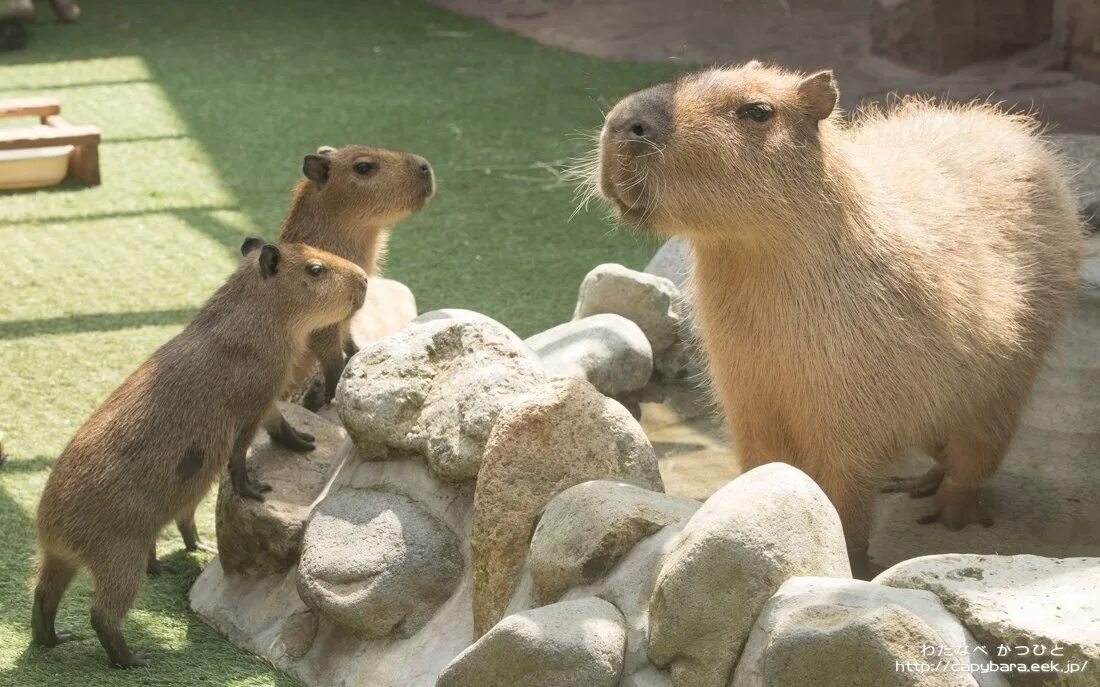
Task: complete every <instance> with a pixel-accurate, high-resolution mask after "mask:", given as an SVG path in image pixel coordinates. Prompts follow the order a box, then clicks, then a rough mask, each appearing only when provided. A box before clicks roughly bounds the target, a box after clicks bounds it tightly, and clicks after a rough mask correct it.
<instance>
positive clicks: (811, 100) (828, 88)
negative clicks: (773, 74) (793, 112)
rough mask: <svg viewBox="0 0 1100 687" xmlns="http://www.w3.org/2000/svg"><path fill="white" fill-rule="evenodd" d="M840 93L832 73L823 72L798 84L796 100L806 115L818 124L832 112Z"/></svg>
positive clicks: (812, 75) (828, 71) (829, 71)
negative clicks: (799, 102)
mask: <svg viewBox="0 0 1100 687" xmlns="http://www.w3.org/2000/svg"><path fill="white" fill-rule="evenodd" d="M839 97H840V91H839V90H838V89H837V87H836V79H834V78H833V72H832V71H831V70H828V69H826V70H825V71H821V72H817V73H816V74H811V75H810V76H807V77H806V78H805V79H803V80H802V82H801V83H799V84H798V99H799V100H800V101H801V102H802V107H803V108H804V109H805V111H806V114H807V115H808V116H810V117H812V118H813V120H814V121H815V122H820V121H821V120H822V119H825V118H826V117H828V116H829V115H830V114H832V112H833V108H834V107H836V101H837V99H838V98H839Z"/></svg>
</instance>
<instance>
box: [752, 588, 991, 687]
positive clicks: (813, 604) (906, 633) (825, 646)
mask: <svg viewBox="0 0 1100 687" xmlns="http://www.w3.org/2000/svg"><path fill="white" fill-rule="evenodd" d="M975 646H976V642H975V641H974V638H973V637H971V636H970V633H968V632H967V631H966V629H965V628H964V627H963V626H962V625H961V624H960V623H959V621H958V620H957V619H956V618H955V617H954V616H953V615H951V614H950V613H948V612H947V610H946V609H945V608H944V607H943V604H941V603H940V600H939V599H938V598H936V595H935V594H932V593H930V592H923V591H915V590H909V589H904V590H903V589H893V588H890V587H883V586H882V585H877V584H873V583H871V582H861V581H858V580H842V579H835V578H825V577H796V578H793V579H790V580H788V581H787V582H785V583H784V584H783V586H781V587H780V588H779V591H777V592H776V593H775V595H774V596H773V597H772V598H771V599H769V600H768V602H767V603H766V604H764V608H763V610H762V611H761V612H760V617H759V618H757V620H756V624H755V625H754V626H753V629H752V633H751V634H750V635H749V639H748V642H746V644H745V648H744V650H743V651H742V652H741V658H740V661H739V662H738V663H737V670H736V672H735V673H734V678H733V682H732V683H731V687H789V686H790V685H821V686H822V687H825V686H828V685H837V686H838V687H840V686H843V687H892V686H896V687H905V686H909V685H912V686H914V687H915V686H917V685H920V686H921V687H940V686H942V687H948V686H952V687H954V686H956V685H957V686H959V687H963V686H967V685H970V686H973V685H980V686H981V687H1000V686H1002V685H1005V684H1006V683H1005V681H1004V678H1003V677H1001V676H1000V675H999V674H997V673H988V674H983V673H980V672H975V673H973V674H968V673H967V672H966V671H965V668H964V667H965V666H967V665H968V664H970V663H978V662H980V663H985V662H986V661H984V660H980V661H979V660H977V659H980V658H981V656H980V655H978V656H976V657H968V655H967V653H965V652H963V653H962V655H959V651H958V650H959V649H960V648H961V647H975ZM929 649H930V650H931V651H929ZM944 649H947V651H946V652H945V651H944ZM937 652H938V653H937ZM899 665H903V666H911V667H910V668H908V669H902V670H899V669H898V666H899ZM926 667H931V668H935V670H928V669H927V668H926Z"/></svg>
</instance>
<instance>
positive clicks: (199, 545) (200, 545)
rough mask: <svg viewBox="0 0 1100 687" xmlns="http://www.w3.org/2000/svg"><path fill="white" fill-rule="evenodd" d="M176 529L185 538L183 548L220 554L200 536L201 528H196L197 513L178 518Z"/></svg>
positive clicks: (192, 512)
mask: <svg viewBox="0 0 1100 687" xmlns="http://www.w3.org/2000/svg"><path fill="white" fill-rule="evenodd" d="M176 527H177V528H178V529H179V531H180V537H182V538H183V547H184V548H185V549H187V550H188V551H208V552H210V553H217V552H218V550H217V549H216V548H215V547H214V546H212V545H211V544H208V543H206V542H205V541H203V540H202V537H200V536H199V528H198V527H196V526H195V511H191V512H189V513H188V514H187V515H183V516H180V517H179V518H177V519H176Z"/></svg>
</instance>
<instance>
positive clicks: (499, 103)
mask: <svg viewBox="0 0 1100 687" xmlns="http://www.w3.org/2000/svg"><path fill="white" fill-rule="evenodd" d="M40 12H41V13H42V14H43V15H45V8H40ZM670 73H671V70H670V68H669V67H666V66H659V65H632V64H622V63H611V62H605V61H600V60H595V59H591V58H586V57H581V56H576V55H571V54H567V53H564V52H561V51H558V50H555V49H551V48H547V47H543V46H540V45H537V44H534V43H531V42H529V41H526V40H524V39H520V38H518V37H514V36H511V35H508V34H505V33H502V32H499V31H496V30H494V29H492V28H491V27H488V26H486V25H483V24H480V23H477V22H472V21H469V20H466V19H463V18H460V17H457V16H454V15H450V14H448V13H445V12H443V11H440V10H436V9H433V8H427V7H424V6H422V5H420V4H419V3H416V2H411V1H410V2H395V1H387V0H372V1H369V2H368V1H355V0H331V1H328V2H315V1H312V0H297V1H292V0H270V1H268V2H264V3H253V2H245V1H244V0H229V1H222V2H214V1H213V0H202V1H198V0H196V1H192V2H187V3H169V2H159V1H156V2H154V1H152V0H145V1H139V0H98V1H97V2H94V3H92V2H89V3H87V5H86V7H85V17H84V19H83V20H82V21H81V23H80V24H77V25H75V26H58V25H54V24H50V23H46V22H41V23H39V24H36V25H34V26H33V27H32V35H31V45H30V48H29V49H28V50H27V51H25V52H22V53H14V54H5V55H3V56H2V58H0V98H5V97H17V96H22V95H32V94H34V95H37V94H52V95H56V96H58V97H60V98H61V99H62V101H63V107H64V114H65V116H66V117H67V118H68V119H69V120H70V121H73V122H76V123H94V124H97V125H98V126H100V127H101V128H102V129H103V131H104V144H103V146H102V148H101V158H102V166H103V180H104V183H103V185H102V186H101V187H98V188H93V189H88V188H83V187H81V186H79V185H74V184H65V185H63V186H61V187H58V188H56V189H48V190H41V191H28V192H8V193H4V192H0V241H2V243H0V245H2V246H3V250H2V251H0V431H2V432H4V433H5V441H4V445H5V449H6V450H7V451H8V453H9V454H10V458H11V459H10V461H9V463H8V465H7V466H6V467H5V468H3V469H0V523H2V526H0V685H5V686H6V685H20V686H26V685H63V684H84V685H195V684H217V685H269V684H291V681H290V680H289V679H288V678H286V677H284V676H281V675H280V674H279V673H277V672H276V671H274V670H272V669H271V668H270V667H268V666H266V665H265V664H263V663H262V662H260V661H258V660H256V659H254V658H251V657H249V656H247V655H246V654H244V653H243V652H240V651H238V650H236V649H235V648H233V647H232V646H230V645H229V644H228V643H226V642H224V641H223V640H221V639H220V638H219V637H218V636H217V635H216V634H215V633H214V632H213V631H212V630H210V629H209V628H207V627H206V626H205V625H203V624H202V623H201V622H200V621H198V619H197V618H195V617H194V616H193V615H191V614H190V613H189V612H188V610H187V600H186V590H187V588H188V587H189V585H190V583H191V582H192V581H193V579H194V577H195V576H196V575H197V574H198V572H199V570H200V569H201V566H202V565H204V564H205V563H206V560H207V559H206V557H205V555H189V554H187V553H186V552H184V551H183V550H182V544H181V542H180V541H179V539H178V537H177V536H176V534H175V532H174V531H169V532H166V533H165V534H164V535H163V536H162V540H161V543H160V548H161V550H162V552H163V553H166V554H168V555H167V557H168V559H169V560H171V561H172V562H173V563H175V564H176V565H177V567H179V568H180V572H179V573H178V574H175V575H162V576H160V577H157V578H150V579H149V580H148V582H147V583H146V585H145V587H144V589H143V591H142V594H141V597H140V598H139V600H138V603H137V605H136V607H135V610H134V611H133V612H132V613H131V615H130V619H129V621H128V624H127V628H126V630H127V633H128V635H129V637H130V640H131V643H132V644H133V645H135V647H137V648H139V649H145V650H152V651H154V652H155V654H156V659H155V662H154V666H153V667H152V668H151V669H149V670H144V671H132V672H122V671H112V670H110V669H108V668H107V666H106V661H105V659H104V656H103V654H102V651H101V649H100V647H99V645H98V642H97V641H96V640H95V637H94V634H93V633H92V631H91V628H90V626H89V624H88V619H87V609H88V601H89V591H90V585H89V582H88V580H87V579H86V578H83V577H82V578H81V579H80V580H79V581H78V583H77V584H76V585H75V586H74V587H73V589H72V591H71V592H70V593H69V595H68V596H67V597H66V600H65V601H64V603H63V606H62V611H61V615H60V618H59V625H60V626H62V627H68V628H72V629H74V630H76V631H77V633H78V634H79V635H80V637H81V639H80V641H77V642H74V643H72V644H70V645H66V646H63V647H61V648H59V649H56V650H52V651H43V650H37V649H28V647H27V639H28V636H29V630H28V625H27V620H28V616H29V608H30V598H29V593H28V587H27V581H26V580H27V577H28V575H29V574H30V571H31V569H32V566H33V561H32V559H33V527H32V518H33V513H34V508H35V504H36V501H37V498H38V494H39V493H40V492H41V489H42V486H43V484H44V483H45V479H46V477H47V475H48V470H49V466H50V465H51V463H52V461H53V459H54V457H55V456H56V455H57V454H58V452H60V450H61V449H62V448H63V447H64V444H65V443H66V442H67V441H68V438H69V437H70V436H71V434H72V432H73V431H75V429H76V428H77V427H78V426H79V424H80V423H81V422H82V421H83V419H84V418H86V417H87V415H88V414H89V413H90V412H91V410H92V409H93V408H94V407H95V406H96V404H98V403H99V402H100V401H102V399H103V398H105V397H106V395H107V394H108V393H109V392H110V391H111V389H113V388H114V387H115V386H116V385H117V384H118V383H119V382H120V381H121V380H122V379H123V377H124V376H125V375H126V374H128V373H129V372H130V371H131V370H133V369H134V368H135V367H136V366H137V365H138V364H139V363H140V362H141V361H142V360H143V359H144V358H145V357H146V356H147V355H149V354H150V353H151V352H152V351H153V350H154V349H155V348H156V347H157V346H159V345H160V344H161V343H163V342H164V341H165V340H166V339H167V338H169V337H170V336H172V335H173V334H174V333H175V332H177V331H178V330H179V329H180V327H181V326H182V325H183V323H184V322H186V321H187V319H188V318H189V317H190V315H191V313H192V312H193V311H194V309H195V308H196V307H198V306H199V305H200V304H201V303H202V301H203V299H204V298H205V297H206V296H207V295H208V294H209V293H210V292H211V291H212V290H213V289H214V288H215V287H216V286H217V285H218V284H219V283H220V282H221V281H222V279H223V278H224V277H225V275H226V274H227V273H228V272H229V271H230V270H231V269H232V268H233V266H234V265H235V264H236V260H237V257H236V249H237V246H238V245H239V244H240V241H241V240H242V238H243V237H245V236H247V235H260V236H265V237H269V238H271V237H273V236H274V235H275V233H276V232H277V230H278V224H279V221H280V219H281V217H282V215H283V212H284V211H285V204H286V199H287V193H288V190H289V188H290V186H291V184H292V183H293V182H294V180H295V179H296V178H297V175H298V169H299V163H300V160H301V157H302V155H304V154H305V153H308V152H311V151H312V150H313V149H315V148H316V146H318V145H320V144H330V145H341V144H345V143H353V142H365V143H373V144H377V145H386V146H390V147H397V148H405V149H410V150H415V151H416V152H419V153H422V154H424V155H425V156H427V157H429V158H430V159H431V160H432V161H433V163H434V165H435V167H436V171H437V174H438V178H439V182H440V195H439V197H438V198H437V199H436V200H435V201H434V202H433V203H432V204H431V205H430V206H429V207H428V208H427V209H426V210H425V211H423V212H422V213H420V214H419V215H417V216H415V217H414V218H412V219H411V220H409V221H407V222H405V223H403V224H402V225H400V226H399V227H398V229H397V230H396V232H395V236H394V239H393V241H392V243H391V251H390V256H389V260H388V268H387V274H388V275H389V276H392V277H394V278H397V279H400V280H402V281H405V282H406V283H408V284H409V285H410V286H411V287H412V288H413V290H414V292H415V293H416V294H417V297H418V299H419V301H420V307H421V310H422V311H423V310H428V309H433V308H437V307H445V306H446V307H467V308H472V309H475V310H479V311H481V312H485V313H487V314H489V315H491V316H493V317H495V318H497V319H500V320H501V321H503V322H505V323H506V324H508V325H510V326H511V327H513V328H514V329H515V330H516V331H517V332H519V333H520V334H521V335H529V334H532V333H534V332H536V331H539V330H541V329H543V328H545V327H548V326H551V325H553V324H555V323H557V322H560V321H562V320H564V319H567V318H568V317H569V315H570V314H571V311H572V304H573V300H574V298H575V297H576V289H577V286H578V284H579V282H580V280H581V278H582V277H583V275H584V273H585V272H587V271H588V270H589V269H590V268H591V267H593V266H595V265H596V264H598V263H600V262H606V261H615V262H622V263H624V264H627V265H631V266H639V265H641V264H642V263H643V262H644V261H645V259H646V258H647V257H648V256H649V255H650V254H651V253H652V251H653V250H654V248H655V245H654V244H653V243H652V242H651V241H645V240H642V239H639V238H636V237H631V236H627V235H623V234H621V233H612V232H609V231H608V229H607V226H606V225H605V223H604V222H603V219H602V218H601V217H600V215H599V214H598V213H592V214H581V215H579V216H578V217H577V218H576V219H574V220H573V221H572V222H570V221H569V215H570V212H571V209H572V203H571V196H572V189H571V188H570V186H569V185H568V184H567V183H565V182H563V181H562V179H561V177H560V170H561V168H562V166H563V165H564V164H565V162H566V161H567V160H568V159H569V158H571V157H573V156H576V155H578V154H580V153H581V152H583V151H584V149H585V148H586V147H587V145H588V144H587V142H586V141H584V140H583V138H582V137H581V136H579V135H578V134H579V132H582V131H584V130H591V129H594V128H595V127H596V126H598V124H599V122H600V120H601V118H602V111H604V110H606V109H607V107H608V106H609V104H610V103H612V102H614V100H615V99H617V98H618V97H619V96H621V95H622V94H624V93H626V92H628V91H630V90H633V89H635V88H637V87H639V86H641V85H643V84H645V83H648V82H651V81H655V80H658V79H662V78H665V77H667V76H668V75H669V74H670ZM211 381H212V382H215V383H216V381H217V380H211ZM209 501H210V500H208V503H207V504H205V506H204V508H203V509H202V510H201V512H200V514H199V527H200V530H201V531H202V532H203V533H204V534H205V535H206V536H207V537H212V536H213V532H214V525H213V517H212V512H211V504H210V502H209Z"/></svg>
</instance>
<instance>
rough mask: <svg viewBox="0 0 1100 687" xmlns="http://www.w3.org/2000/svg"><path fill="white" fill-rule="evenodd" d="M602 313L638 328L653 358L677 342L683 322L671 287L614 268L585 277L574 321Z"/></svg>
mask: <svg viewBox="0 0 1100 687" xmlns="http://www.w3.org/2000/svg"><path fill="white" fill-rule="evenodd" d="M602 313H611V314H614V315H622V316H623V317H625V318H627V319H628V320H630V321H631V322H633V323H634V324H636V325H638V327H640V328H641V330H642V332H644V333H645V335H646V338H647V339H649V344H650V346H651V347H652V348H653V354H654V355H655V356H659V355H660V354H661V353H663V352H665V351H666V350H667V349H668V347H669V346H671V345H672V344H673V343H674V342H675V341H676V339H677V338H678V335H679V332H680V324H681V323H682V322H683V319H684V317H683V313H682V312H681V303H680V291H679V289H677V288H676V285H675V284H674V283H672V282H671V281H669V280H668V279H665V278H664V277H658V276H656V275H653V274H647V273H645V272H637V271H635V270H631V269H627V268H626V267H623V266H622V265H616V264H605V265H600V266H599V267H596V268H595V269H594V270H592V271H591V272H589V273H588V275H587V276H585V278H584V281H583V282H581V288H580V295H579V296H578V298H577V307H576V310H575V311H574V313H573V319H574V320H579V319H581V318H584V317H588V316H589V315H599V314H602Z"/></svg>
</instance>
